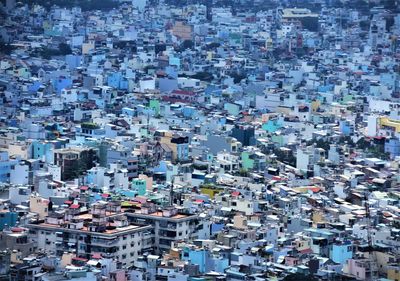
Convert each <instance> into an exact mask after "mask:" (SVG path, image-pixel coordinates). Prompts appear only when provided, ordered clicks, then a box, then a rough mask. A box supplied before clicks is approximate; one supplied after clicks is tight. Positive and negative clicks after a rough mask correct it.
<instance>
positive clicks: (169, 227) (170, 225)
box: [158, 223, 176, 230]
mask: <svg viewBox="0 0 400 281" xmlns="http://www.w3.org/2000/svg"><path fill="white" fill-rule="evenodd" d="M158 227H159V228H160V229H165V230H176V223H160V224H159V225H158Z"/></svg>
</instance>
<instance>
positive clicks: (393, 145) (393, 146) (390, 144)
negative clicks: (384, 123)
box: [385, 138, 400, 158]
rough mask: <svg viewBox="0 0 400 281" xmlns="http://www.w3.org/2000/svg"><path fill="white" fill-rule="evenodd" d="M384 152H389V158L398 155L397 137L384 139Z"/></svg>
mask: <svg viewBox="0 0 400 281" xmlns="http://www.w3.org/2000/svg"><path fill="white" fill-rule="evenodd" d="M385 152H386V153H389V154H390V157H391V158H394V157H396V156H400V141H399V139H398V138H390V139H386V141H385Z"/></svg>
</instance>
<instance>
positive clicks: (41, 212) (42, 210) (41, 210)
mask: <svg viewBox="0 0 400 281" xmlns="http://www.w3.org/2000/svg"><path fill="white" fill-rule="evenodd" d="M29 207H30V210H31V212H32V213H36V214H38V216H39V219H44V218H46V217H47V215H48V214H49V200H47V199H44V198H42V197H40V196H39V195H31V197H30V198H29Z"/></svg>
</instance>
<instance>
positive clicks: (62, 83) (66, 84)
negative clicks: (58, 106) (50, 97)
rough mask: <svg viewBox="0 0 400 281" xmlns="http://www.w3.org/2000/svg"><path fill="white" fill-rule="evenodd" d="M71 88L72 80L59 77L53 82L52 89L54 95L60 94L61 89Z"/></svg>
mask: <svg viewBox="0 0 400 281" xmlns="http://www.w3.org/2000/svg"><path fill="white" fill-rule="evenodd" d="M71 86H72V79H71V78H67V77H59V78H57V79H54V80H53V87H54V90H55V91H56V93H57V94H58V95H59V94H61V90H62V89H66V88H70V87H71Z"/></svg>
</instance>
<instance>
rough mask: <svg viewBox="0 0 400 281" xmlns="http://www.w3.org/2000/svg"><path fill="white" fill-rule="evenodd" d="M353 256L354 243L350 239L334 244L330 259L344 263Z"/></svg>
mask: <svg viewBox="0 0 400 281" xmlns="http://www.w3.org/2000/svg"><path fill="white" fill-rule="evenodd" d="M351 258H353V245H352V244H351V243H350V241H348V242H345V243H342V244H333V245H332V250H331V253H330V259H331V260H332V261H334V262H336V263H340V264H342V265H344V264H345V263H346V261H347V260H349V259H351Z"/></svg>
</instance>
